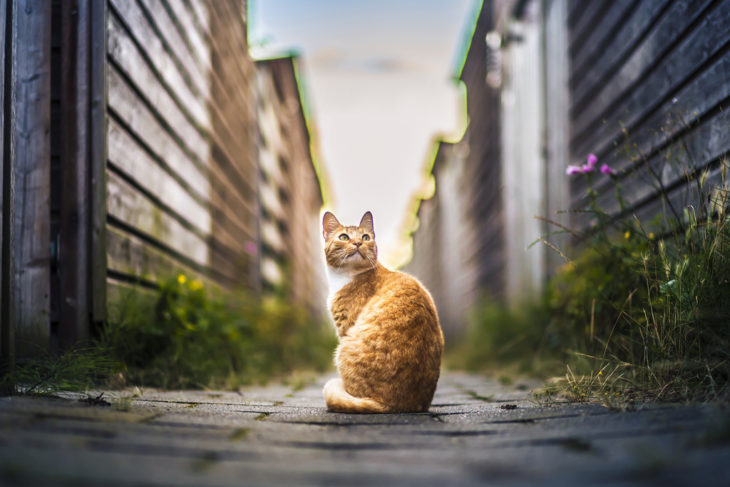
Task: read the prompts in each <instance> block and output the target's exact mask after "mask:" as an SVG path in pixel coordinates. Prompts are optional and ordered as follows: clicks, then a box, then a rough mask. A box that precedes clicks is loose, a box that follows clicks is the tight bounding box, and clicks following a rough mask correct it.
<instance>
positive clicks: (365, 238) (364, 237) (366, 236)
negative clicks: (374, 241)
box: [362, 234, 370, 242]
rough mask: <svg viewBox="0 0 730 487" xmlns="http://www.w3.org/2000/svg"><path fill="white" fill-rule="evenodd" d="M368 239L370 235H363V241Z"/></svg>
mask: <svg viewBox="0 0 730 487" xmlns="http://www.w3.org/2000/svg"><path fill="white" fill-rule="evenodd" d="M368 240H370V235H367V234H365V235H363V236H362V241H363V242H367V241H368Z"/></svg>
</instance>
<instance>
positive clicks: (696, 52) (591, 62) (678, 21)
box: [567, 0, 730, 226]
mask: <svg viewBox="0 0 730 487" xmlns="http://www.w3.org/2000/svg"><path fill="white" fill-rule="evenodd" d="M568 12H569V13H568V18H567V26H568V37H569V55H570V72H569V80H570V81H569V82H570V95H571V102H570V111H569V121H570V126H571V132H570V154H571V159H572V160H573V162H574V163H579V162H582V161H584V160H585V157H586V155H587V154H588V153H594V154H596V155H597V156H598V158H599V160H600V161H601V162H602V163H607V164H609V165H610V166H612V167H613V168H614V169H616V170H618V171H622V172H624V173H625V176H624V177H622V181H621V184H622V185H623V196H624V198H625V200H626V203H627V205H626V207H625V209H623V210H621V209H620V208H619V202H618V200H617V198H616V195H615V192H614V184H613V183H612V182H611V181H610V180H609V179H607V178H603V179H599V180H597V182H596V183H595V184H594V189H595V190H596V191H597V192H598V203H599V204H600V205H601V207H602V208H604V209H606V210H608V211H609V212H610V213H612V214H624V215H630V214H632V213H635V214H636V215H637V216H638V217H639V218H640V219H641V220H642V221H643V222H648V221H649V220H651V219H652V218H653V217H654V216H656V215H657V214H659V213H663V214H665V215H666V214H667V213H670V212H671V211H672V209H671V207H673V208H674V209H675V210H677V209H678V211H679V213H680V214H681V209H682V208H683V207H685V206H687V205H694V206H696V205H697V203H698V202H697V201H696V194H693V192H692V191H688V185H687V181H688V178H687V176H688V175H689V177H695V176H696V175H698V174H700V173H701V172H703V171H705V170H707V171H709V177H708V180H707V184H708V186H712V185H714V184H717V183H719V181H720V161H721V159H722V158H723V157H725V156H726V155H727V153H728V150H730V119H728V114H727V113H726V111H727V109H728V107H730V2H727V1H723V0H717V1H710V0H674V1H670V0H657V1H652V2H648V1H633V0H616V1H614V0H603V1H592V2H588V3H586V2H582V1H578V0H573V1H570V2H569V10H568ZM670 149H671V150H672V155H671V156H669V157H668V156H667V151H668V150H670ZM660 186H663V187H664V191H666V192H667V193H668V195H669V199H670V202H671V206H670V205H664V204H663V203H662V201H661V198H660V192H661V190H660V189H658V188H659V187H660ZM571 197H572V202H573V206H575V207H582V206H585V204H586V202H587V200H586V182H585V180H584V179H582V178H576V179H575V181H574V184H573V186H572V190H571ZM589 221H590V217H589V215H584V216H583V217H580V218H578V219H577V224H578V225H579V226H585V225H586V224H588V222H589Z"/></svg>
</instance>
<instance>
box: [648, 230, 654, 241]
mask: <svg viewBox="0 0 730 487" xmlns="http://www.w3.org/2000/svg"><path fill="white" fill-rule="evenodd" d="M649 240H654V234H653V233H651V232H649Z"/></svg>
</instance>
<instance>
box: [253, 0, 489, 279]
mask: <svg viewBox="0 0 730 487" xmlns="http://www.w3.org/2000/svg"><path fill="white" fill-rule="evenodd" d="M475 8H476V6H475V0H390V1H387V0H368V1H362V0H360V1H355V0H249V19H248V20H249V43H250V45H251V51H252V54H253V56H254V57H255V58H265V57H272V56H275V55H281V54H286V53H289V52H291V51H295V52H297V53H299V56H300V57H299V63H300V64H299V68H300V78H301V82H302V84H303V85H304V86H303V89H304V91H305V94H306V96H307V98H308V102H309V105H310V111H311V115H312V120H313V122H314V125H315V127H316V135H315V136H316V143H317V146H318V149H319V150H318V152H319V158H320V162H321V164H322V166H324V170H325V171H326V175H327V182H328V189H329V193H330V196H331V198H330V201H329V202H328V204H327V207H326V208H325V209H327V210H330V211H332V212H333V213H334V214H335V215H336V216H337V218H338V219H339V220H340V222H341V223H343V224H345V225H348V224H350V225H354V224H357V223H358V222H359V221H360V217H361V216H362V215H363V214H364V213H365V212H366V211H368V210H370V211H372V212H373V216H374V223H375V233H376V240H377V243H378V249H379V257H380V260H381V261H383V262H384V263H385V264H386V265H391V266H395V265H398V264H401V263H403V261H404V259H406V258H407V256H408V254H409V252H410V246H409V242H408V241H407V240H406V233H407V230H408V229H407V228H406V226H407V225H406V222H408V221H409V218H408V216H409V210H410V209H411V208H412V202H413V201H414V198H415V196H416V195H419V194H421V195H427V194H428V193H429V191H432V190H433V188H432V182H431V181H430V180H429V179H428V178H427V174H426V167H427V165H428V164H429V163H430V162H431V161H432V158H433V147H434V140H435V137H437V136H440V137H443V138H445V139H447V140H458V138H459V137H460V135H461V133H462V132H463V130H464V128H465V127H464V126H465V123H466V120H465V115H464V95H463V89H462V88H461V87H460V86H459V85H458V84H457V83H455V82H454V81H453V76H454V74H455V71H456V66H457V65H458V64H459V61H460V59H461V56H462V54H463V45H464V44H465V43H466V40H465V37H467V36H468V35H469V34H470V27H471V17H472V15H473V11H474V9H475Z"/></svg>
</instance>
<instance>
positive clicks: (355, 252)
mask: <svg viewBox="0 0 730 487" xmlns="http://www.w3.org/2000/svg"><path fill="white" fill-rule="evenodd" d="M356 255H359V256H360V258H361V259H364V258H365V256H364V255H362V254H361V253H360V250H359V249H358V250H356V251H354V252H353V253H351V254H350V255H348V256H347V258H348V259H349V258H351V257H355V256H356Z"/></svg>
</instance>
